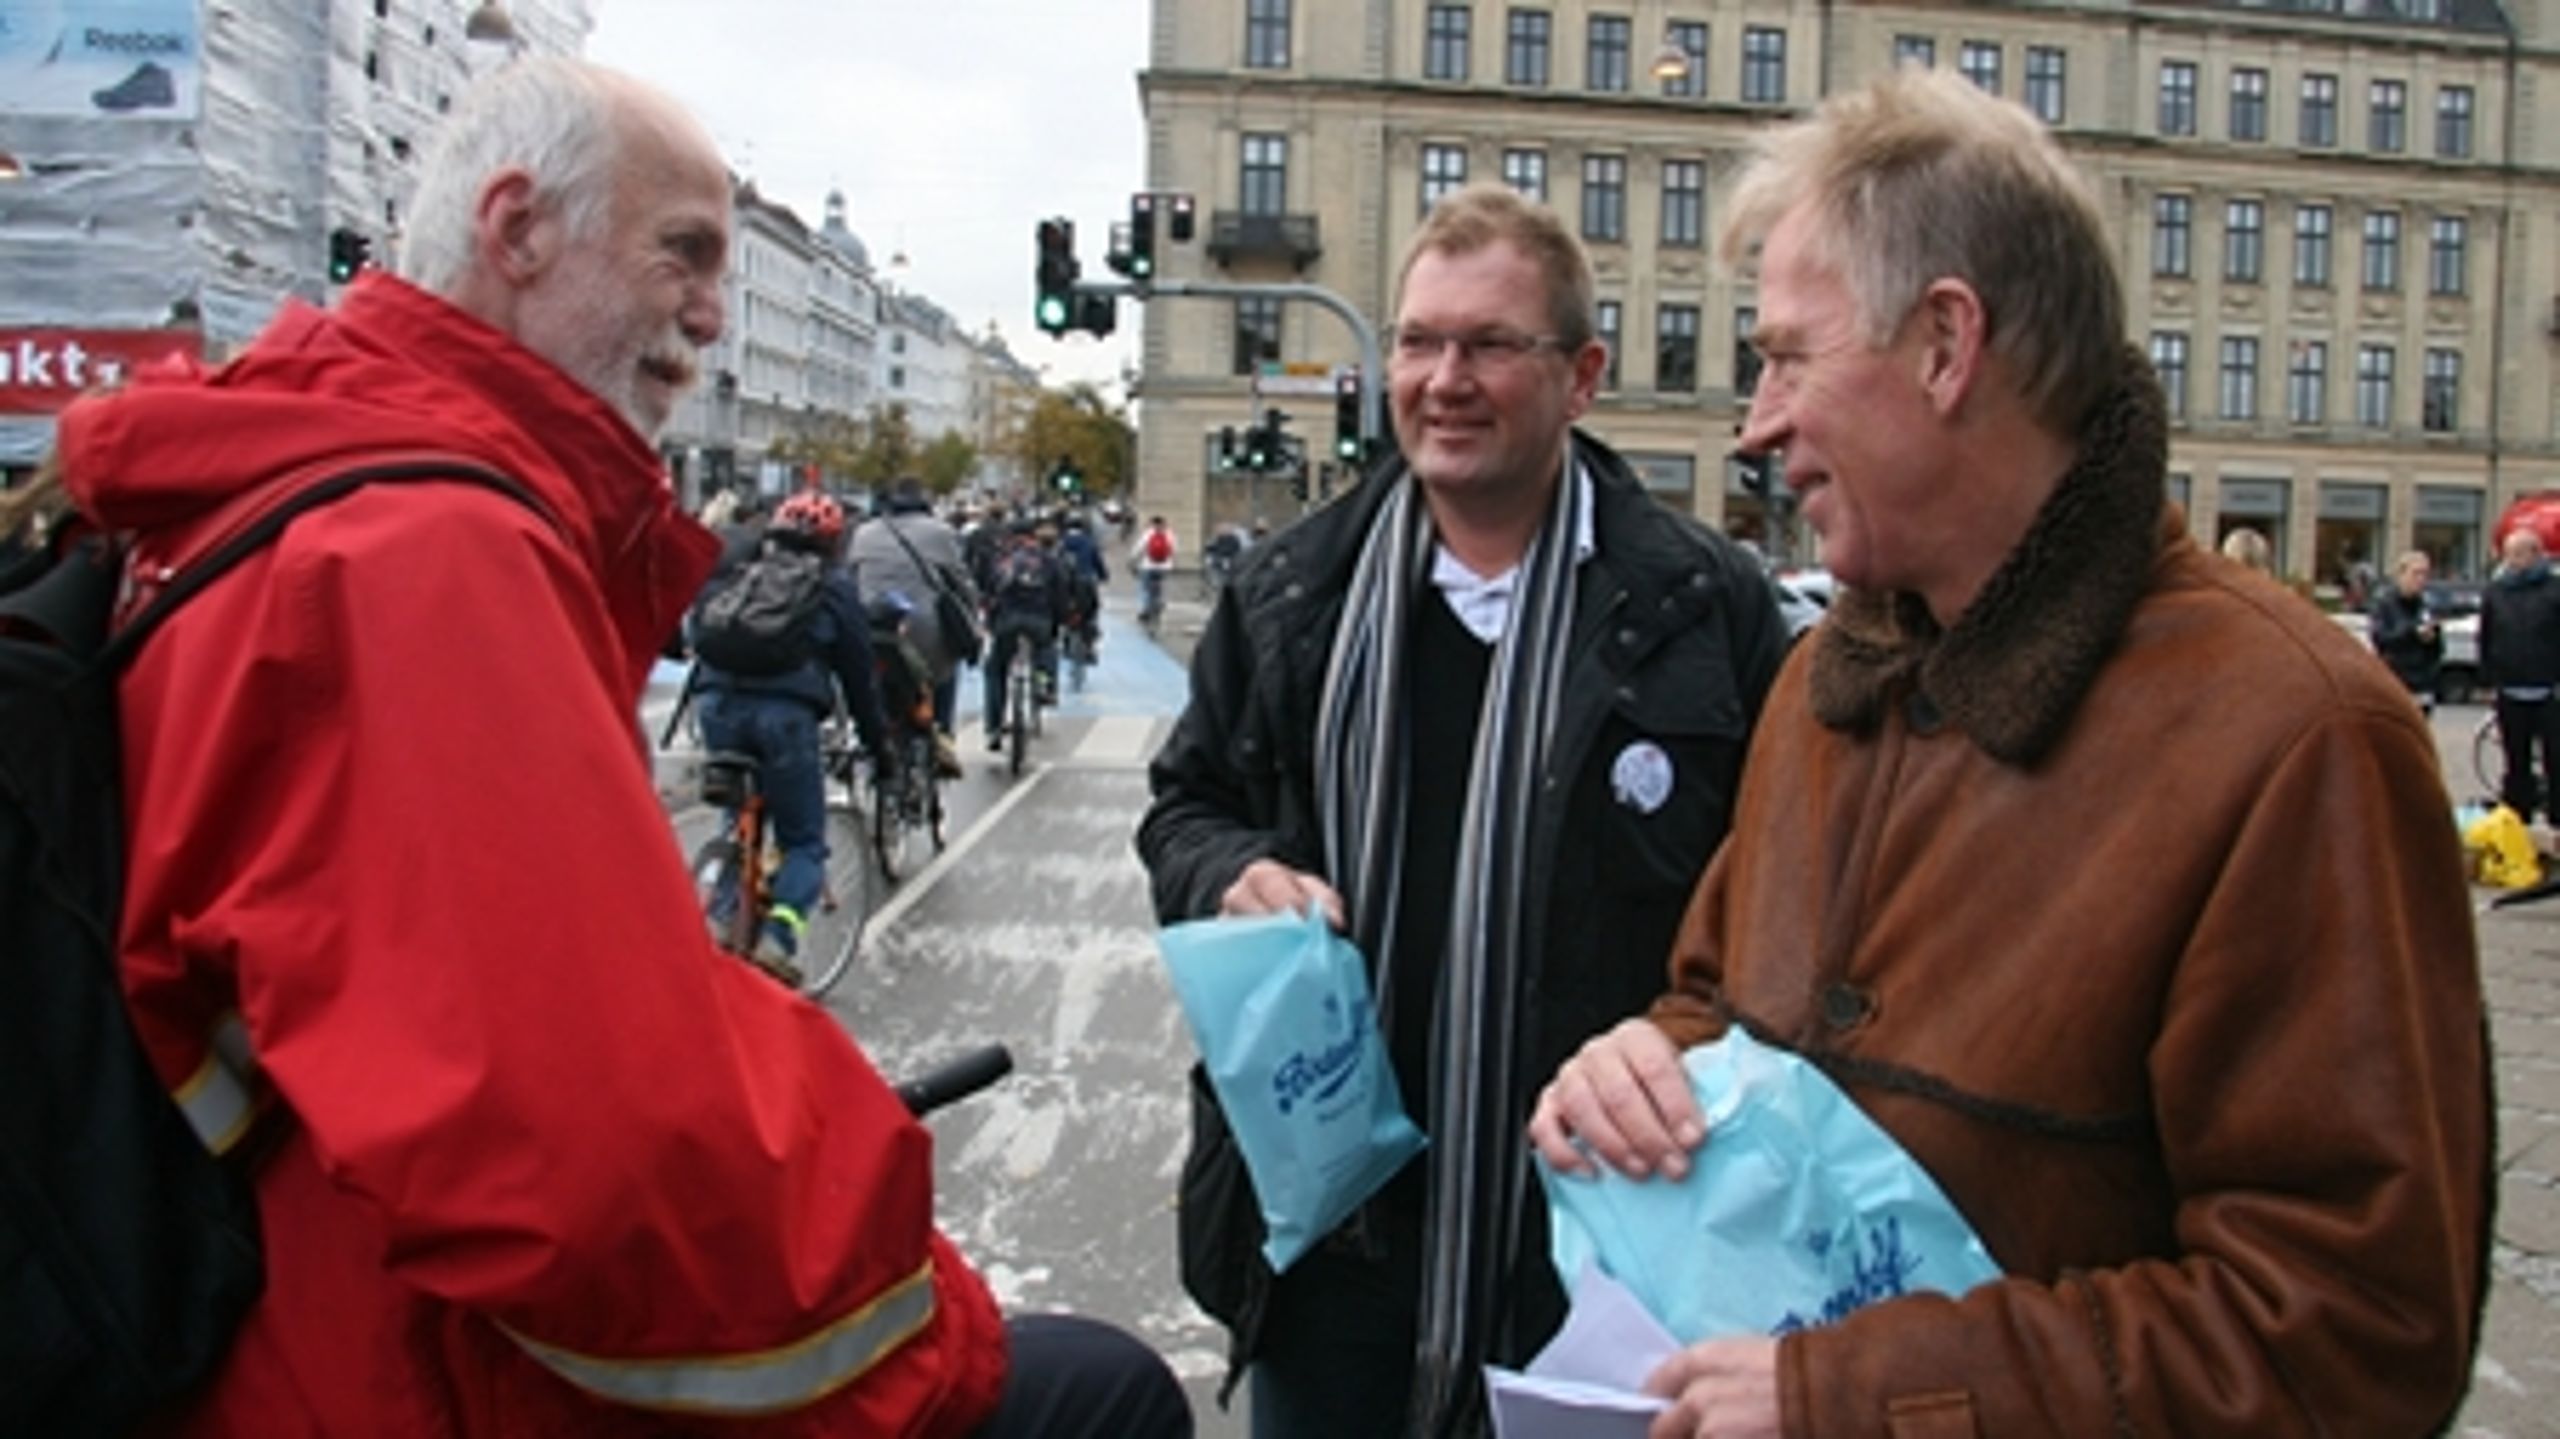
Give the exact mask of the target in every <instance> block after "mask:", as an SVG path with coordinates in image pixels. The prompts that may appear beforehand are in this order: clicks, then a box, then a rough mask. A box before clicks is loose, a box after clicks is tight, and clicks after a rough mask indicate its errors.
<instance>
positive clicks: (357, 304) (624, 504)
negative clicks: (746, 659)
mask: <svg viewBox="0 0 2560 1439" xmlns="http://www.w3.org/2000/svg"><path fill="white" fill-rule="evenodd" d="M59 446H60V450H61V455H62V459H63V467H64V478H65V480H66V482H67V483H68V484H69V486H70V489H71V493H72V496H73V498H74V499H76V500H77V501H78V503H79V505H80V508H81V509H82V511H84V512H85V513H86V514H88V515H89V516H90V517H91V518H92V519H93V520H95V521H96V522H97V523H99V524H100V525H102V526H104V527H106V528H108V529H113V530H150V529H159V528H163V527H166V526H171V525H178V524H183V523H185V522H187V521H188V520H191V519H194V518H196V517H198V516H200V515H203V514H206V513H209V512H210V511H212V510H214V509H216V508H218V507H219V506H221V505H222V504H223V503H224V502H225V501H228V500H230V499H232V498H234V497H236V496H238V495H239V494H241V493H242V492H244V491H246V490H248V489H250V488H252V487H254V486H256V485H258V484H260V483H261V482H264V481H266V480H270V479H272V478H274V477H275V476H277V475H278V474H281V473H285V472H288V471H292V470H297V469H302V468H305V467H310V466H320V467H327V466H330V465H331V464H333V463H335V462H340V461H343V462H344V463H346V464H349V465H353V464H357V463H361V462H362V461H364V460H365V459H367V458H369V457H372V456H375V455H379V454H381V453H383V452H386V451H404V450H405V451H412V452H415V451H425V452H430V453H439V454H452V455H457V456H460V457H463V458H467V459H472V460H477V461H479V462H480V463H482V464H485V465H488V466H491V467H492V468H495V469H498V470H500V471H503V472H505V473H507V474H509V475H513V476H516V477H518V478H519V479H520V480H521V481H522V482H524V483H526V484H528V485H530V486H532V487H533V488H534V490H535V492H536V494H537V495H538V496H539V497H540V498H541V499H542V500H543V502H544V504H545V507H546V508H547V509H548V510H549V511H550V512H551V516H552V518H553V520H554V522H555V523H557V524H558V525H559V526H560V527H561V530H562V532H563V534H564V535H565V536H566V537H567V538H569V539H570V541H571V542H572V543H573V544H574V545H576V546H577V547H578V548H579V549H580V550H581V551H582V552H583V553H584V554H585V555H586V556H587V558H588V560H589V562H590V564H592V565H593V566H594V567H595V568H596V569H597V571H598V572H599V573H602V572H603V571H605V570H606V569H608V568H610V567H611V565H612V562H613V561H614V560H615V559H617V558H619V557H622V556H625V555H626V554H627V553H628V551H629V550H630V548H631V547H632V546H633V545H635V544H637V543H639V542H640V541H641V540H642V539H644V538H645V537H646V535H647V533H648V531H649V530H650V529H651V528H652V527H653V526H654V525H655V524H656V523H657V522H659V521H660V520H662V519H663V518H664V517H665V515H666V512H667V511H668V510H670V509H671V508H672V506H673V499H672V495H671V494H670V493H669V492H668V489H667V486H666V484H665V481H664V479H663V471H662V470H661V469H660V466H659V463H658V459H657V456H656V454H655V453H654V452H653V451H652V450H651V449H650V447H649V444H648V442H647V441H645V440H644V439H642V438H641V436H640V434H639V433H638V432H637V431H635V430H633V429H632V428H631V427H630V425H629V424H628V423H626V422H625V421H624V420H623V419H622V417H621V416H620V415H619V414H618V413H616V412H615V411H614V410H613V409H612V408H611V407H610V406H608V405H606V404H605V403H604V402H603V401H602V400H600V399H597V398H596V397H595V396H594V395H593V394H591V393H590V392H588V391H587V390H586V389H585V388H584V387H583V386H581V385H579V384H578V383H577V382H576V381H574V380H572V379H570V378H569V376H568V375H566V374H565V373H563V372H562V371H561V370H560V369H558V368H557V367H556V366H554V365H552V364H551V363H550V362H549V361H548V360H545V359H544V358H542V357H541V356H539V355H537V354H535V353H534V352H532V351H531V350H528V349H526V348H525V347H523V346H522V345H520V344H518V343H516V342H515V340H514V339H512V338H511V337H509V336H507V335H506V334H504V333H502V332H501V331H499V330H496V329H494V328H492V327H490V326H489V325H487V324H484V323H482V322H481V321H480V320H478V319H476V318H474V317H472V316H470V315H468V314H465V313H464V312H462V311H461V310H458V309H456V308H454V307H453V306H452V305H450V304H448V303H446V302H445V301H443V300H441V299H439V298H437V297H436V296H434V295H431V294H429V293H427V292H426V291H424V290H420V289H418V288H417V287H415V286H413V285H410V284H408V283H407V282H405V281H402V280H399V279H397V278H395V277H393V276H389V275H384V274H380V273H374V274H368V275H366V276H364V277H362V278H361V279H359V280H357V281H356V283H355V284H354V285H353V286H352V287H351V288H350V289H349V290H348V292H347V294H346V296H345V297H344V299H343V300H342V301H341V302H340V303H339V305H338V306H337V308H336V309H335V310H333V311H322V310H319V309H316V308H314V307H312V306H310V305H307V304H304V303H302V302H300V301H289V302H287V304H286V305H285V306H284V308H283V309H282V310H280V311H279V312H278V313H277V315H276V318H275V319H274V320H273V321H272V322H271V323H270V324H269V325H268V327H267V329H266V330H265V332H264V333H262V334H261V335H260V336H259V337H258V339H257V340H256V341H255V342H254V343H252V344H251V345H250V346H249V348H248V349H247V350H245V351H244V352H242V353H241V354H240V355H239V356H238V357H237V358H235V359H233V360H232V361H230V362H229V363H227V364H225V365H222V366H220V367H219V368H211V369H208V368H206V367H204V366H201V365H197V364H193V363H189V362H178V363H173V364H170V365H166V366H161V367H157V368H155V369H152V370H149V371H146V372H143V373H140V374H137V375H136V376H135V377H134V379H133V380H132V382H131V383H130V384H128V385H127V386H126V387H125V388H124V389H122V390H120V391H117V392H115V393H113V394H106V395H99V396H93V397H91V398H88V399H84V400H82V401H79V402H78V403H76V404H74V405H72V406H71V407H70V409H68V410H67V411H65V412H64V414H63V417H62V423H61V430H60V439H59Z"/></svg>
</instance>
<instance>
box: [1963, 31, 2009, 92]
mask: <svg viewBox="0 0 2560 1439" xmlns="http://www.w3.org/2000/svg"><path fill="white" fill-rule="evenodd" d="M1956 72H1957V73H1958V74H1960V75H1962V76H1964V78H1966V79H1968V80H1971V81H1972V82H1973V83H1974V88H1976V89H1979V90H1984V91H1987V92H1989V93H1991V94H1994V95H1997V94H1999V93H2000V47H1999V46H1998V45H1995V44H1993V43H1992V42H1990V41H1988V40H1967V41H1965V42H1964V43H1963V44H1962V45H1960V46H1958V47H1956Z"/></svg>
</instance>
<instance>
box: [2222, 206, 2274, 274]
mask: <svg viewBox="0 0 2560 1439" xmlns="http://www.w3.org/2000/svg"><path fill="white" fill-rule="evenodd" d="M2222 222H2223V235H2222V278H2224V279H2226V280H2229V281H2231V282H2233V283H2235V284H2241V285H2254V284H2257V283H2258V282H2259V280H2261V279H2262V278H2264V275H2265V270H2266V262H2267V207H2266V204H2265V202H2264V201H2260V200H2234V201H2232V202H2231V203H2230V204H2228V205H2225V206H2224V207H2223V210H2222Z"/></svg>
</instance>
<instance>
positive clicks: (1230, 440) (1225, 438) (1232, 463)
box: [1218, 425, 1238, 470]
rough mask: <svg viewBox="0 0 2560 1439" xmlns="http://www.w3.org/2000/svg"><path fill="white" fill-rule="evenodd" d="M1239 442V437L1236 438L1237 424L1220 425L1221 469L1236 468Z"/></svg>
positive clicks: (1219, 451)
mask: <svg viewBox="0 0 2560 1439" xmlns="http://www.w3.org/2000/svg"><path fill="white" fill-rule="evenodd" d="M1237 444H1238V441H1237V439H1236V427H1235V426H1233V425H1220V426H1219V427H1218V468H1219V469H1222V470H1232V469H1234V468H1235V467H1236V458H1237V456H1236V447H1237Z"/></svg>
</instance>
